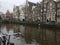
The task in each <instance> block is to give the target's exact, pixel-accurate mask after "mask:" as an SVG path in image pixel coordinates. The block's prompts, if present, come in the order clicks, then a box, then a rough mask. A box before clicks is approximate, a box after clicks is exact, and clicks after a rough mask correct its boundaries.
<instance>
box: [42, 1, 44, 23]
mask: <svg viewBox="0 0 60 45" xmlns="http://www.w3.org/2000/svg"><path fill="white" fill-rule="evenodd" d="M43 15H44V0H43V1H42V24H43Z"/></svg>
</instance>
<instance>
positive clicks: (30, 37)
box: [0, 24, 60, 45]
mask: <svg viewBox="0 0 60 45" xmlns="http://www.w3.org/2000/svg"><path fill="white" fill-rule="evenodd" d="M1 32H2V33H4V34H10V35H11V36H10V42H11V43H14V44H15V45H60V29H55V28H42V27H37V26H25V25H16V24H1V25H0V34H1Z"/></svg>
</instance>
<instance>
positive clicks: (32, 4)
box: [28, 1, 37, 6]
mask: <svg viewBox="0 0 60 45" xmlns="http://www.w3.org/2000/svg"><path fill="white" fill-rule="evenodd" d="M28 4H29V5H31V6H36V5H37V4H36V3H33V2H29V1H28Z"/></svg>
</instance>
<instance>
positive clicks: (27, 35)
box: [24, 27, 32, 44]
mask: <svg viewBox="0 0 60 45" xmlns="http://www.w3.org/2000/svg"><path fill="white" fill-rule="evenodd" d="M31 35H32V28H30V27H26V28H25V36H24V38H25V41H26V43H29V44H30V43H31V42H32V36H31Z"/></svg>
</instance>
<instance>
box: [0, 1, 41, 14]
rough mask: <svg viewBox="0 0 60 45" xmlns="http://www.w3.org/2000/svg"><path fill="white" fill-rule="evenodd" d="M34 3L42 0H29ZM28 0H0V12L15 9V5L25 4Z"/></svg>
mask: <svg viewBox="0 0 60 45" xmlns="http://www.w3.org/2000/svg"><path fill="white" fill-rule="evenodd" d="M28 1H31V2H34V3H37V2H40V1H41V0H28ZM25 2H26V0H0V12H3V13H5V12H6V11H7V10H9V11H10V12H12V11H13V7H14V5H16V6H17V5H24V4H25Z"/></svg>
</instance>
